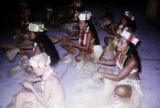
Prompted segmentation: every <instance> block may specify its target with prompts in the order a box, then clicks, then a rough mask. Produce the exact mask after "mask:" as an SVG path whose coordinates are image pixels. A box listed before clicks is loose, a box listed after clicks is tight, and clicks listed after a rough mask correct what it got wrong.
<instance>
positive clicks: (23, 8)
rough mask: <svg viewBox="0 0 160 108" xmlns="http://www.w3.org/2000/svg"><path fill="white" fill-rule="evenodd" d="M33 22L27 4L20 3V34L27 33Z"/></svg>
mask: <svg viewBox="0 0 160 108" xmlns="http://www.w3.org/2000/svg"><path fill="white" fill-rule="evenodd" d="M31 20H33V19H32V16H31V10H30V8H29V6H28V4H27V3H25V2H22V3H20V27H21V31H22V32H28V25H29V23H30V21H31Z"/></svg>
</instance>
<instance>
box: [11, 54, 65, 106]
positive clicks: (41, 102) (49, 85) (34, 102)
mask: <svg viewBox="0 0 160 108" xmlns="http://www.w3.org/2000/svg"><path fill="white" fill-rule="evenodd" d="M50 63H51V59H50V57H49V56H48V55H47V54H46V53H44V52H42V53H39V54H37V55H35V56H32V57H31V58H30V59H29V64H30V66H31V67H32V68H33V73H35V75H36V77H35V78H28V79H27V80H25V81H23V82H22V85H23V87H24V88H25V89H23V90H22V91H20V92H19V93H17V94H16V97H14V99H13V102H12V103H11V104H9V105H8V108H13V107H14V108H64V90H63V87H62V85H61V83H60V80H59V78H58V77H57V75H56V73H55V71H54V69H53V68H52V67H51V65H50ZM36 82H40V83H39V86H37V87H36V86H34V84H36ZM38 87H39V88H38Z"/></svg>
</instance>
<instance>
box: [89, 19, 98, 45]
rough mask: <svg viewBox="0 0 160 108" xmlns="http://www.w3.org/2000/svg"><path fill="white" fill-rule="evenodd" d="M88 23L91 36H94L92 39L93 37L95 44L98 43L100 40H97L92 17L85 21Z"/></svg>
mask: <svg viewBox="0 0 160 108" xmlns="http://www.w3.org/2000/svg"><path fill="white" fill-rule="evenodd" d="M87 23H88V26H89V29H90V31H91V32H92V33H93V36H94V39H95V45H99V44H100V40H99V37H98V33H97V30H96V28H95V26H94V24H93V22H92V17H91V18H90V20H89V21H87Z"/></svg>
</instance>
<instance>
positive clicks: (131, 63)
mask: <svg viewBox="0 0 160 108" xmlns="http://www.w3.org/2000/svg"><path fill="white" fill-rule="evenodd" d="M135 66H136V61H135V60H133V59H131V60H129V61H128V62H127V64H126V66H125V67H124V68H123V69H122V70H121V72H119V73H118V74H112V73H106V72H101V71H99V72H100V73H103V75H104V78H107V79H111V80H114V81H120V80H122V79H124V78H126V77H127V76H128V75H129V74H130V72H131V70H132V69H133V68H135Z"/></svg>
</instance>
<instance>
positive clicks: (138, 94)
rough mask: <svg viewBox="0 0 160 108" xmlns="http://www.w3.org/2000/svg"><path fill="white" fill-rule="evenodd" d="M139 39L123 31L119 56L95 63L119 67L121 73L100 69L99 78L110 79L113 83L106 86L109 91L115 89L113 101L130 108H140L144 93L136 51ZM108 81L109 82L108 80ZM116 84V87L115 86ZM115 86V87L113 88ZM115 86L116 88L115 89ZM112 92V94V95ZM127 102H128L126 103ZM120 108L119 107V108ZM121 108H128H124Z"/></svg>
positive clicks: (119, 44)
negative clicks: (125, 104)
mask: <svg viewBox="0 0 160 108" xmlns="http://www.w3.org/2000/svg"><path fill="white" fill-rule="evenodd" d="M138 43H139V39H138V38H136V37H135V36H134V35H133V34H132V33H130V32H127V31H126V30H124V31H122V33H121V38H120V40H119V42H118V46H117V56H116V57H115V58H114V59H110V60H97V61H96V62H95V63H99V64H103V65H109V66H114V65H115V66H117V67H118V68H119V72H118V73H117V72H115V73H114V72H113V73H111V72H109V71H108V70H107V69H105V68H102V67H99V68H98V70H97V71H98V73H97V76H98V75H99V78H100V79H103V78H104V80H105V79H109V80H108V81H112V82H113V83H112V84H111V83H110V84H109V85H106V86H108V89H111V88H113V90H112V92H113V95H114V97H113V99H114V101H115V105H116V104H117V103H123V102H124V103H127V105H130V107H127V108H139V107H140V104H141V101H142V97H143V93H142V91H141V87H140V75H139V74H140V72H141V62H140V58H139V55H138V52H137V49H136V45H137V44H138ZM106 81H107V80H106ZM114 84H115V85H114ZM111 86H113V87H111ZM114 86H115V87H114ZM112 92H111V93H112ZM125 100H126V101H125ZM118 108H119V107H118ZM120 108H126V107H125V106H122V107H120Z"/></svg>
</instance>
